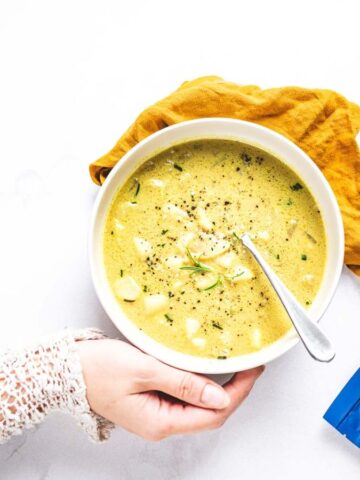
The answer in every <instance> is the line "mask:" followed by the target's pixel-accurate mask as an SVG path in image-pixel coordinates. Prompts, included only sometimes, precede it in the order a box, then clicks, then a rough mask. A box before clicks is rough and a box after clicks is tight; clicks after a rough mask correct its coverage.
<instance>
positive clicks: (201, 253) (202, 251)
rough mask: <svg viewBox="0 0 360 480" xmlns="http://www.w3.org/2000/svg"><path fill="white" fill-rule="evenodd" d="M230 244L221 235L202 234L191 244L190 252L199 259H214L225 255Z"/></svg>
mask: <svg viewBox="0 0 360 480" xmlns="http://www.w3.org/2000/svg"><path fill="white" fill-rule="evenodd" d="M229 248H230V243H229V242H228V241H227V240H225V239H224V238H222V237H221V236H220V235H219V234H217V235H214V234H212V233H205V232H202V233H200V234H199V235H197V237H196V238H194V239H193V240H191V242H189V249H190V252H191V253H192V254H193V255H194V257H197V258H204V259H206V258H213V257H217V256H218V255H221V254H222V253H225V252H226V251H227V250H229Z"/></svg>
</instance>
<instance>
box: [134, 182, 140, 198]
mask: <svg viewBox="0 0 360 480" xmlns="http://www.w3.org/2000/svg"><path fill="white" fill-rule="evenodd" d="M139 192H140V182H139V181H138V182H137V185H136V190H135V195H134V197H137V196H138V195H139Z"/></svg>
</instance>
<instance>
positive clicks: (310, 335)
mask: <svg viewBox="0 0 360 480" xmlns="http://www.w3.org/2000/svg"><path fill="white" fill-rule="evenodd" d="M240 238H241V241H242V243H243V245H244V246H245V247H246V248H247V249H248V250H249V251H250V252H251V254H252V255H253V257H254V258H255V260H256V261H257V262H258V264H259V265H260V267H261V268H262V269H263V271H264V273H265V275H266V276H267V278H268V279H269V281H270V283H271V285H272V286H273V288H274V290H275V292H276V293H277V295H278V297H279V299H280V301H281V303H282V304H283V305H284V308H285V310H286V311H287V313H288V315H289V317H290V320H291V321H292V323H293V325H294V327H295V330H296V331H297V333H298V334H299V337H300V339H301V341H302V343H303V344H304V346H305V348H306V350H307V351H308V352H309V354H310V355H311V356H312V357H313V358H314V359H315V360H319V361H320V362H331V360H332V359H333V358H334V357H335V351H334V349H333V347H332V345H331V343H330V341H329V340H328V338H327V337H326V336H325V335H324V334H323V332H322V331H321V330H320V328H319V327H318V326H317V324H316V323H314V322H313V321H312V320H311V319H310V318H309V316H308V314H307V312H306V310H305V309H304V308H303V307H302V305H300V303H299V302H298V301H297V300H296V298H295V297H294V295H293V294H292V293H291V292H289V290H288V289H287V288H286V287H285V285H284V284H283V283H282V282H281V280H280V279H279V277H278V276H277V275H276V274H275V273H274V272H273V270H272V269H271V268H270V266H269V264H268V263H267V262H266V261H265V260H264V258H263V257H262V255H261V254H260V253H259V251H258V249H257V248H256V247H255V245H254V244H253V242H252V241H251V239H250V237H249V235H248V234H247V233H245V234H243V235H241V237H240Z"/></svg>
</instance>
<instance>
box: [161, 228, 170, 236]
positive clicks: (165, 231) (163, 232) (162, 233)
mask: <svg viewBox="0 0 360 480" xmlns="http://www.w3.org/2000/svg"><path fill="white" fill-rule="evenodd" d="M168 231H169V230H168V229H167V230H161V235H165V233H167V232H168Z"/></svg>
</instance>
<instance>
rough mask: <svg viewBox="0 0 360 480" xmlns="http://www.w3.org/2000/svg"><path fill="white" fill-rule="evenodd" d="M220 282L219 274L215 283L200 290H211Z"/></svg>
mask: <svg viewBox="0 0 360 480" xmlns="http://www.w3.org/2000/svg"><path fill="white" fill-rule="evenodd" d="M221 284H222V280H221V275H219V276H218V278H217V279H216V282H215V283H213V284H212V285H210V286H209V287H206V288H202V291H203V292H206V290H212V289H213V288H215V287H217V286H218V285H221Z"/></svg>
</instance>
